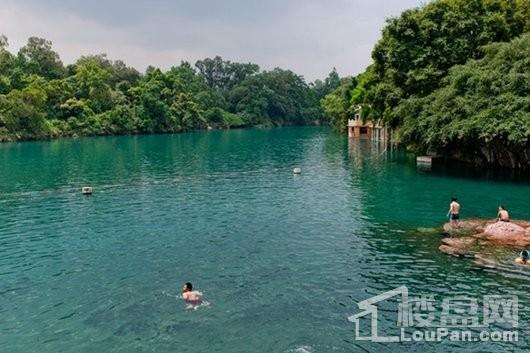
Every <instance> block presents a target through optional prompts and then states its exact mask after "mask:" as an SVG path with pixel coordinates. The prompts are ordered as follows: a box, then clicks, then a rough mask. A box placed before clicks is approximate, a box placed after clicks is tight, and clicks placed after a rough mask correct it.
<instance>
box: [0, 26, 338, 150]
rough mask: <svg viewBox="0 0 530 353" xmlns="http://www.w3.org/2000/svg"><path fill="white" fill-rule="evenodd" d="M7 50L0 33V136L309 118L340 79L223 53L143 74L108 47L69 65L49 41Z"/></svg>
mask: <svg viewBox="0 0 530 353" xmlns="http://www.w3.org/2000/svg"><path fill="white" fill-rule="evenodd" d="M7 47H8V42H7V38H6V37H5V36H0V141H4V140H17V139H39V138H54V137H60V136H80V135H103V134H126V133H166V132H180V131H187V130H194V129H203V128H207V127H208V126H210V127H213V128H231V127H242V126H254V125H262V126H274V125H284V124H306V123H312V122H314V121H315V120H318V119H320V118H321V117H322V110H321V108H320V106H319V102H318V101H319V99H320V98H321V97H320V95H322V94H327V93H328V92H329V91H330V90H331V87H333V88H335V87H336V85H337V82H338V80H339V77H338V74H337V73H336V71H333V72H332V73H331V74H330V76H329V77H328V78H327V79H326V80H325V81H324V83H322V84H321V85H313V86H309V85H308V84H306V83H305V81H304V79H303V78H302V77H301V76H298V75H296V74H294V73H292V72H291V71H285V70H281V69H275V70H272V71H269V72H260V71H259V67H258V66H257V65H255V64H251V63H246V64H242V63H234V62H230V61H225V60H223V59H222V58H220V57H215V58H213V59H210V58H206V59H204V60H199V61H198V62H197V63H196V64H195V66H192V65H190V64H189V63H187V62H181V63H180V65H178V66H174V67H172V68H171V69H170V70H168V71H166V72H162V71H161V70H160V69H157V68H155V67H152V66H150V67H148V68H147V70H146V72H145V74H143V75H142V74H140V73H139V72H138V71H136V70H135V69H134V68H131V67H128V66H126V65H125V63H124V62H123V61H120V60H117V61H112V60H109V59H108V58H107V57H106V55H104V54H100V55H89V56H83V57H81V58H79V60H77V62H75V63H74V64H72V65H68V66H67V67H66V68H65V67H64V66H63V64H62V62H61V60H60V58H59V55H58V54H57V53H56V52H55V51H53V50H52V46H51V42H49V41H47V40H45V39H42V38H36V37H32V38H29V40H28V43H27V45H26V46H24V47H22V48H21V49H20V51H19V52H18V53H17V55H16V56H15V55H13V54H11V53H10V52H9V51H8V50H7ZM317 86H318V87H317Z"/></svg>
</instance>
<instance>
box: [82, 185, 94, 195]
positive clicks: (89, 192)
mask: <svg viewBox="0 0 530 353" xmlns="http://www.w3.org/2000/svg"><path fill="white" fill-rule="evenodd" d="M81 193H82V194H83V195H92V187H91V186H83V188H82V189H81Z"/></svg>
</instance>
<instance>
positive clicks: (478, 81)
mask: <svg viewBox="0 0 530 353" xmlns="http://www.w3.org/2000/svg"><path fill="white" fill-rule="evenodd" d="M484 51H485V53H486V56H485V57H484V58H483V59H481V60H471V61H469V62H468V63H466V64H465V65H462V66H455V67H454V68H452V69H451V70H450V73H449V75H448V76H447V77H446V78H445V79H444V80H443V83H442V87H441V88H440V89H438V90H436V91H435V92H433V93H432V94H430V95H429V96H427V97H424V98H415V99H411V100H408V101H407V102H406V103H404V104H402V105H401V106H400V109H399V112H400V114H403V115H406V116H411V117H414V119H405V123H404V124H403V126H402V128H401V129H400V137H401V140H402V141H403V143H405V144H407V145H408V146H410V147H411V148H413V149H415V150H416V151H418V152H422V153H423V152H427V151H431V152H437V153H441V154H443V155H448V156H458V157H459V158H461V159H466V160H472V161H474V162H482V163H484V164H496V165H499V164H500V165H506V166H510V167H519V168H528V167H530V163H529V160H530V159H529V158H528V153H529V152H530V60H529V58H530V34H527V35H525V36H523V37H522V38H518V39H515V40H514V41H512V42H510V43H495V44H491V45H489V46H487V47H486V48H485V49H484Z"/></svg>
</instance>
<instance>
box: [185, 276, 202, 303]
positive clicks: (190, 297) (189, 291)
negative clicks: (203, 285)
mask: <svg viewBox="0 0 530 353" xmlns="http://www.w3.org/2000/svg"><path fill="white" fill-rule="evenodd" d="M182 299H184V300H185V301H186V302H187V303H188V304H190V305H192V306H197V305H201V303H202V292H199V291H196V290H193V285H192V284H191V283H190V282H186V284H184V287H183V288H182Z"/></svg>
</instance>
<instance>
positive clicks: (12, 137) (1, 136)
mask: <svg viewBox="0 0 530 353" xmlns="http://www.w3.org/2000/svg"><path fill="white" fill-rule="evenodd" d="M327 125H328V124H327V123H326V122H325V121H320V120H317V121H313V122H312V123H308V124H304V125H297V124H292V123H285V124H273V123H269V124H258V125H234V126H205V127H203V128H197V129H192V130H175V131H153V132H146V131H140V130H134V131H103V132H101V131H100V132H94V131H90V130H81V131H78V132H74V131H68V130H67V131H54V133H50V134H46V135H38V136H28V135H20V134H9V133H7V132H6V130H2V128H0V143H9V142H24V141H51V140H58V139H72V138H79V137H96V136H101V137H103V136H109V137H110V136H134V135H167V134H182V133H189V132H200V131H212V130H238V129H270V128H282V127H304V126H307V127H318V126H327Z"/></svg>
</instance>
